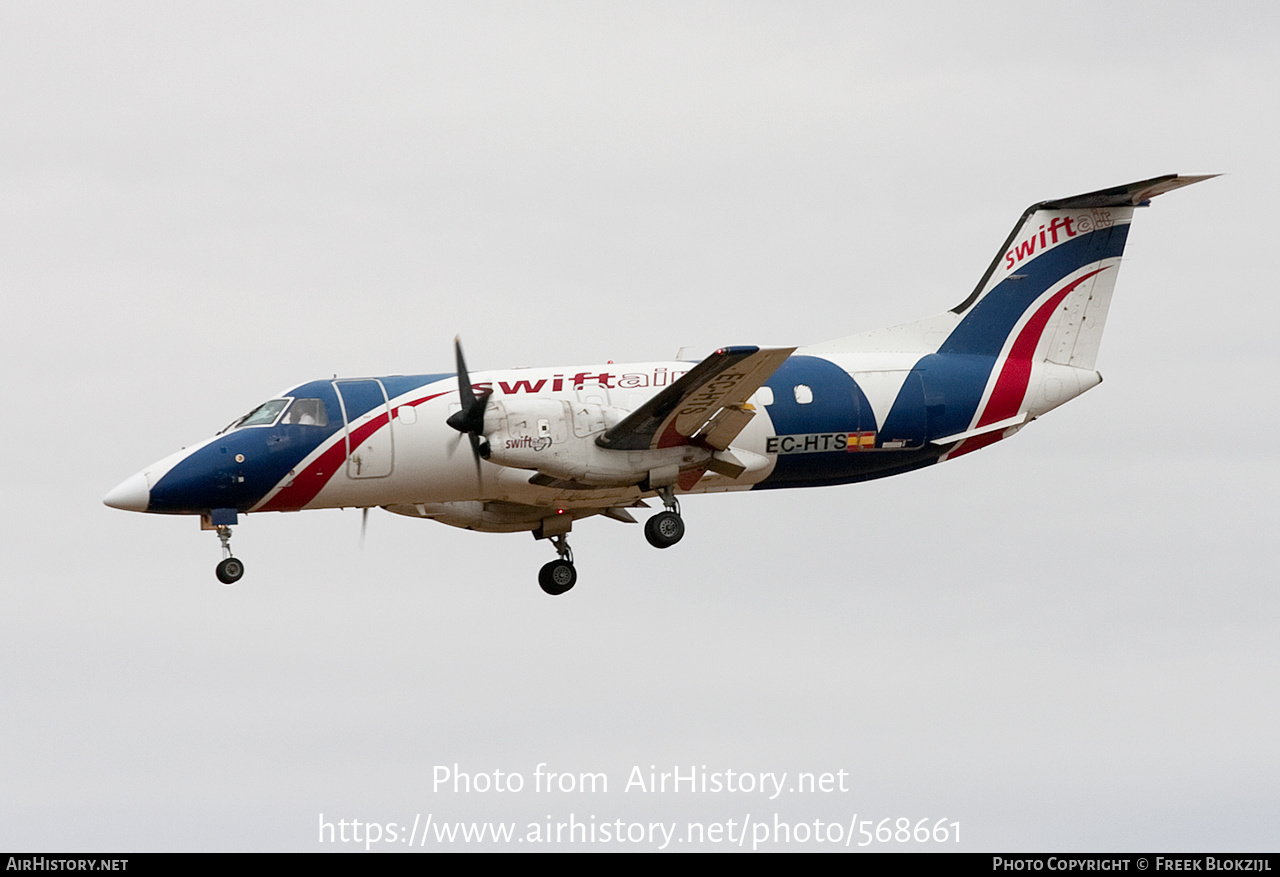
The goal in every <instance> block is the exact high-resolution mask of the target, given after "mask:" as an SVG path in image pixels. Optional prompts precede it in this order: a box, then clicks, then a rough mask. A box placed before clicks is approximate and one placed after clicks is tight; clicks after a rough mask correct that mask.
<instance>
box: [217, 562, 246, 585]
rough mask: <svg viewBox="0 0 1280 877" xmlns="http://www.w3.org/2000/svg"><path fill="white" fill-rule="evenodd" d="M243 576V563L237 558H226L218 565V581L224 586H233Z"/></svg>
mask: <svg viewBox="0 0 1280 877" xmlns="http://www.w3.org/2000/svg"><path fill="white" fill-rule="evenodd" d="M242 575H244V562H243V561H241V560H240V558H238V557H228V558H227V559H226V560H224V561H222V563H220V564H218V581H220V582H222V583H223V584H224V585H234V584H235V583H236V582H238V581H240V577H241V576H242Z"/></svg>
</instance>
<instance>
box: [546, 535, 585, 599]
mask: <svg viewBox="0 0 1280 877" xmlns="http://www.w3.org/2000/svg"><path fill="white" fill-rule="evenodd" d="M551 544H553V545H555V547H556V553H557V554H559V555H560V557H559V558H558V559H557V560H553V561H551V562H550V563H548V564H545V565H544V566H543V567H542V569H540V570H538V584H539V585H541V586H542V590H544V591H546V592H547V593H548V594H550V595H551V596H553V597H558V596H560V595H561V594H563V593H564V592H565V591H567V590H569V589H570V588H572V587H573V586H574V585H575V584H577V582H578V571H577V570H576V569H575V568H574V566H573V549H571V548H570V547H569V537H568V536H563V535H562V536H552V537H551Z"/></svg>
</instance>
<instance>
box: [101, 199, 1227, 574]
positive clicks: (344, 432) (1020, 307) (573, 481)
mask: <svg viewBox="0 0 1280 877" xmlns="http://www.w3.org/2000/svg"><path fill="white" fill-rule="evenodd" d="M1209 178H1210V177H1207V176H1177V175H1174V174H1170V175H1167V176H1161V177H1155V178H1154V179H1150V180H1142V181H1140V182H1136V183H1131V184H1129V185H1125V186H1117V187H1115V188H1111V189H1103V190H1100V191H1097V192H1089V193H1087V194H1084V195H1076V196H1074V197H1070V198H1059V199H1056V200H1051V201H1042V202H1040V203H1038V204H1033V205H1032V206H1031V207H1029V208H1027V210H1026V211H1025V212H1024V213H1023V214H1022V217H1021V218H1020V219H1019V220H1018V222H1017V224H1016V225H1015V226H1014V227H1013V231H1012V232H1011V233H1010V234H1009V237H1008V239H1006V240H1005V242H1004V244H1002V245H1001V247H1000V249H999V251H998V252H997V253H996V256H995V258H994V259H993V260H992V262H991V265H990V267H989V268H987V270H986V273H984V274H983V275H982V279H981V280H979V281H978V285H977V286H976V287H975V288H974V290H973V292H972V293H970V295H969V296H968V297H967V298H965V300H964V301H962V302H960V304H958V305H956V306H955V307H954V308H952V309H951V310H949V311H945V312H944V313H941V314H938V315H936V316H933V317H928V318H926V319H923V320H918V321H916V322H913V323H905V324H903V325H900V326H893V327H891V328H888V329H880V330H878V331H873V332H866V333H863V334H860V335H850V336H848V337H844V338H838V339H836V340H834V341H827V342H825V343H821V344H814V345H810V346H807V347H724V348H721V349H720V350H717V351H715V352H714V353H713V354H712V355H710V356H709V357H707V358H706V359H703V360H702V361H701V362H696V363H694V362H682V361H663V362H643V363H631V364H626V365H617V364H614V363H607V364H604V365H589V366H574V367H568V368H529V369H509V370H505V371H487V372H483V373H479V374H476V375H474V376H472V375H470V374H468V372H467V367H466V364H465V363H464V361H463V355H462V348H461V345H460V344H455V354H456V360H457V369H456V372H455V373H446V374H431V375H390V376H386V377H372V378H344V379H334V380H318V381H310V382H308V383H305V384H300V385H298V386H296V387H293V388H291V389H288V390H286V391H284V392H282V393H280V394H279V395H277V396H275V397H274V398H272V399H269V400H268V401H266V402H264V403H263V404H261V405H259V406H258V407H257V408H255V409H253V410H252V411H250V412H249V413H248V414H246V415H245V416H244V417H241V418H240V419H239V420H236V421H235V422H234V423H232V424H231V425H230V426H228V427H227V428H225V429H224V430H222V431H221V432H219V433H218V434H217V435H215V436H213V437H212V438H210V439H207V440H205V441H203V442H200V443H199V444H197V445H194V446H193V447H189V448H184V449H183V450H181V451H179V452H178V453H175V454H173V455H171V456H168V457H166V458H164V459H163V460H160V461H159V462H156V463H153V464H151V465H150V466H147V467H146V468H145V469H143V470H142V471H141V472H138V473H137V474H135V475H133V476H131V477H129V478H127V479H126V480H125V481H124V482H122V483H121V484H120V485H119V486H117V487H116V488H115V489H114V490H112V491H111V492H110V493H108V494H107V496H106V498H105V500H104V502H105V503H106V504H107V505H108V506H111V507H113V508H118V509H126V510H129V511H136V512H151V513H156V514H169V515H198V516H199V517H200V521H201V526H202V527H203V528H205V529H209V530H213V531H215V532H216V533H217V535H218V537H219V539H220V540H221V542H222V553H223V560H222V562H221V563H219V564H218V567H217V576H218V579H219V580H221V581H222V582H224V583H227V584H230V583H232V582H235V581H237V580H239V578H240V577H241V576H242V575H243V573H244V564H243V562H242V561H241V560H240V559H239V558H237V557H234V556H233V555H232V553H231V545H230V539H231V529H230V528H231V527H232V526H233V525H235V524H236V523H237V521H238V519H239V516H240V515H243V514H249V513H254V512H289V511H301V510H304V509H322V508H349V507H358V508H362V509H364V513H365V514H366V515H367V513H368V509H369V508H371V507H373V506H381V507H382V508H384V509H387V510H388V511H391V512H395V513H396V514H401V515H409V516H411V517H419V518H427V519H432V520H436V521H439V522H441V523H444V524H450V525H452V526H455V527H464V528H466V529H470V530H480V531H484V532H495V533H510V532H519V531H530V532H532V533H533V535H534V538H536V539H548V540H550V541H551V543H552V545H553V546H554V547H555V549H556V552H557V555H558V556H557V559H556V560H553V561H551V562H550V563H548V564H546V565H545V566H543V567H542V569H541V571H540V573H539V576H538V579H539V583H540V584H541V586H542V588H543V590H544V591H546V592H547V593H549V594H562V593H564V592H565V591H568V590H569V589H570V588H572V587H573V586H574V583H575V582H576V580H577V572H576V570H575V569H574V565H573V554H572V552H571V551H570V549H569V544H568V539H567V537H568V534H569V531H570V529H571V528H572V527H573V524H574V522H575V521H577V520H580V519H582V518H586V517H590V516H591V515H604V516H606V517H609V518H613V519H614V520H617V521H623V522H627V523H636V519H635V518H634V517H633V516H632V509H636V508H647V507H648V506H647V504H646V503H645V499H646V498H650V497H656V498H659V499H660V500H661V501H662V503H663V505H664V507H665V508H664V510H663V511H660V512H658V513H657V514H654V515H651V516H650V517H649V518H648V520H647V521H646V523H645V527H644V531H645V536H646V538H647V539H648V540H649V542H650V543H651V544H652V545H654V546H655V547H657V548H667V547H670V546H672V545H674V544H675V543H677V542H679V541H680V539H681V537H682V536H683V535H684V529H685V527H684V520H683V518H682V517H681V515H680V503H679V497H680V496H681V495H684V494H696V493H714V492H717V491H730V490H764V489H768V488H776V487H812V486H816V485H829V484H846V483H850V482H856V481H866V480H869V479H872V478H883V477H885V476H888V475H896V474H898V473H900V472H909V471H911V470H914V469H920V468H922V467H924V466H929V465H932V464H934V463H939V462H942V461H943V460H951V459H954V458H955V457H959V456H962V455H964V454H967V453H970V452H971V451H976V450H978V449H979V448H983V447H986V446H987V445H990V444H992V443H994V442H997V441H1000V440H1001V439H1004V438H1007V437H1009V436H1011V435H1013V434H1014V433H1015V432H1017V431H1018V430H1019V429H1021V428H1022V427H1024V426H1026V425H1027V424H1028V423H1030V422H1031V421H1032V420H1035V419H1036V418H1037V417H1039V416H1040V415H1042V414H1044V413H1045V412H1047V411H1050V410H1051V409H1053V408H1056V407H1057V406H1059V405H1061V404H1062V403H1063V402H1066V401H1067V400H1069V399H1072V398H1074V397H1076V396H1079V395H1080V394H1081V393H1083V392H1085V391H1086V390H1088V389H1090V388H1092V387H1094V386H1097V384H1098V383H1099V382H1101V380H1102V376H1101V375H1100V374H1099V373H1098V372H1097V371H1096V370H1095V369H1094V362H1095V359H1096V357H1097V353H1098V345H1099V342H1100V341H1101V338H1102V329H1103V323H1104V321H1105V320H1106V316H1107V307H1108V305H1109V304H1110V301H1111V293H1112V289H1113V288H1114V286H1115V281H1116V274H1117V272H1118V270H1119V265H1120V257H1121V255H1122V254H1123V252H1124V245H1125V241H1126V239H1127V238H1128V235H1129V224H1130V221H1131V219H1132V217H1133V211H1134V208H1135V207H1145V206H1147V204H1149V202H1150V199H1152V198H1153V197H1155V196H1156V195H1160V194H1163V193H1165V192H1168V191H1171V190H1173V189H1177V188H1180V187H1182V186H1186V185H1190V184H1191V183H1196V182H1199V181H1201V180H1205V179H1209ZM463 436H466V442H465V444H466V445H469V447H468V448H467V450H466V451H461V452H459V451H460V448H461V447H463V445H464V442H463Z"/></svg>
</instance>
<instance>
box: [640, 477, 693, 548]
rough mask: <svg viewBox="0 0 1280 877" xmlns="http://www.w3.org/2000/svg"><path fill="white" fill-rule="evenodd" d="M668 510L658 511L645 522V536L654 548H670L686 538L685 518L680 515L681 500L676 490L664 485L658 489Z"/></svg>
mask: <svg viewBox="0 0 1280 877" xmlns="http://www.w3.org/2000/svg"><path fill="white" fill-rule="evenodd" d="M658 495H659V496H661V497H662V504H663V505H664V506H666V511H662V512H658V513H657V514H656V515H654V516H653V517H651V518H649V520H647V521H645V522H644V538H646V539H648V540H649V544H650V545H652V546H653V547H654V548H670V547H671V546H672V545H675V544H676V543H677V542H679V541H680V540H681V539H683V538H684V518H682V517H680V500H678V499H676V495H675V491H674V490H672V489H671V488H670V487H664V488H662V489H661V490H659V491H658Z"/></svg>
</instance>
